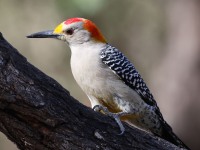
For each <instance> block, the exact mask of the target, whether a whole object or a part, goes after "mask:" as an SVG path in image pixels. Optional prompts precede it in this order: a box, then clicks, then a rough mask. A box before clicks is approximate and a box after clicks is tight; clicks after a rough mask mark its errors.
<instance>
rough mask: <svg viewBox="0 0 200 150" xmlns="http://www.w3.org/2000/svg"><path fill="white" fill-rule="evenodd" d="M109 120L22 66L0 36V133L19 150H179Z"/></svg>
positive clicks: (18, 56) (23, 62) (34, 70)
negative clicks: (123, 132)
mask: <svg viewBox="0 0 200 150" xmlns="http://www.w3.org/2000/svg"><path fill="white" fill-rule="evenodd" d="M125 128H126V132H125V134H124V135H121V136H119V135H117V134H118V133H119V132H120V131H119V128H118V126H117V124H116V123H115V122H114V120H112V119H111V118H109V117H107V116H105V115H102V114H100V113H96V112H94V111H93V110H92V109H90V108H88V107H86V106H84V105H82V104H80V103H79V102H78V101H77V100H75V99H74V98H73V97H71V96H70V94H69V92H68V91H67V90H65V89H64V88H63V87H62V86H61V85H59V84H58V83H57V82H56V81H55V80H53V79H52V78H50V77H48V76H46V75H45V74H44V73H42V72H41V71H40V70H38V69H37V68H35V67H34V66H33V65H31V64H30V63H28V62H27V60H26V58H25V57H23V56H22V55H21V54H19V52H18V51H17V50H16V49H15V48H13V47H12V46H11V45H10V44H9V43H8V42H7V41H5V39H4V38H3V37H2V35H1V34H0V131H1V132H3V133H4V134H5V135H6V136H7V137H8V138H9V139H10V140H11V141H13V142H14V143H15V144H16V145H17V146H18V148H19V149H28V150H29V149H30V150H36V149H37V150H47V149H48V150H66V149H106V150H113V149H123V150H128V149H148V150H150V149H154V150H156V149H159V150H160V149H165V150H167V149H170V150H172V149H179V148H177V147H176V146H174V145H173V144H170V143H169V142H167V141H165V140H162V139H160V138H158V137H156V136H153V135H151V134H149V133H146V132H144V131H141V130H138V129H136V128H134V127H129V126H128V125H127V124H125Z"/></svg>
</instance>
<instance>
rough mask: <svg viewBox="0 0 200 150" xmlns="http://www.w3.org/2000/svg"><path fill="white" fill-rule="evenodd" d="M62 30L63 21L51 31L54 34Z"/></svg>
mask: <svg viewBox="0 0 200 150" xmlns="http://www.w3.org/2000/svg"><path fill="white" fill-rule="evenodd" d="M62 32H63V23H61V24H59V25H58V26H57V27H56V28H55V29H54V31H53V33H55V34H60V33H62Z"/></svg>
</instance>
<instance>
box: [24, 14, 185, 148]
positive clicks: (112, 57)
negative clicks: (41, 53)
mask: <svg viewBox="0 0 200 150" xmlns="http://www.w3.org/2000/svg"><path fill="white" fill-rule="evenodd" d="M27 37H28V38H55V39H59V40H62V41H64V42H66V43H67V44H68V45H69V47H70V49H71V70H72V73H73V76H74V78H75V80H76V81H77V83H78V84H79V86H80V87H81V88H82V90H83V91H84V92H85V93H86V95H87V96H88V98H89V100H90V102H91V105H92V108H93V109H94V110H96V111H97V110H98V111H99V110H102V111H104V112H105V113H106V114H108V115H109V116H112V117H114V119H115V120H116V121H117V123H118V125H119V127H120V129H121V131H122V133H121V134H123V133H124V127H123V125H122V123H121V121H120V119H122V120H125V121H127V122H128V123H130V124H132V125H134V126H137V127H139V128H141V129H143V130H145V131H149V132H151V133H154V134H156V135H158V136H159V137H161V138H164V139H166V140H168V141H170V142H171V143H173V144H175V145H177V146H179V147H184V148H187V147H186V146H185V144H184V143H183V142H182V141H181V140H180V139H179V138H178V137H177V136H176V135H175V134H174V133H173V131H172V129H171V127H170V126H169V125H168V124H167V123H166V121H165V120H164V119H163V116H162V114H161V112H160V110H159V108H158V106H157V104H156V101H155V99H154V97H153V95H152V94H151V92H150V90H149V89H148V87H147V85H146V84H145V82H144V80H143V79H142V78H141V76H140V74H139V73H138V72H137V70H136V69H135V67H134V65H133V64H132V63H131V62H130V61H129V60H128V59H127V58H126V57H125V56H124V55H123V54H122V52H120V51H119V50H118V49H117V48H115V47H113V46H111V45H110V44H108V43H107V42H106V40H105V38H104V36H103V35H102V34H101V32H100V30H99V29H98V28H97V27H96V25H95V24H94V23H93V22H92V21H90V20H87V19H84V18H71V19H68V20H66V21H64V22H62V23H61V24H59V25H58V26H57V27H56V28H55V29H54V30H48V31H43V32H38V33H34V34H31V35H29V36H27ZM119 118H120V119H119Z"/></svg>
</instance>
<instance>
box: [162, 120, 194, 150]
mask: <svg viewBox="0 0 200 150" xmlns="http://www.w3.org/2000/svg"><path fill="white" fill-rule="evenodd" d="M162 127H163V134H162V136H161V138H163V139H165V140H167V141H169V142H171V143H173V144H174V145H176V146H178V147H180V148H185V149H188V150H190V148H189V147H188V146H186V145H185V144H184V143H183V142H182V141H181V140H180V139H179V138H178V137H177V136H176V135H175V133H174V132H173V131H172V128H171V127H170V126H169V125H168V124H167V123H166V122H163V126H162Z"/></svg>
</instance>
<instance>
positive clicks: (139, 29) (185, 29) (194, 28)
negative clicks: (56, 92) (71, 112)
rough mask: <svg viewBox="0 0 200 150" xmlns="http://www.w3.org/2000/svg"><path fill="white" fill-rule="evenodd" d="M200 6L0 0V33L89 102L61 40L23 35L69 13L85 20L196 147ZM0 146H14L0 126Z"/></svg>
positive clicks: (184, 1) (176, 1)
mask: <svg viewBox="0 0 200 150" xmlns="http://www.w3.org/2000/svg"><path fill="white" fill-rule="evenodd" d="M199 13H200V3H199V1H197V0H167V1H164V0H109V1H108V0H48V1H41V0H34V1H33V0H0V32H2V33H3V35H4V37H5V38H6V39H7V40H8V41H9V42H10V43H11V44H12V45H13V46H14V47H15V48H17V49H18V50H19V51H20V53H21V54H23V55H24V56H25V57H26V58H27V60H28V61H29V62H30V63H32V64H33V65H34V66H36V67H37V68H39V69H40V70H42V71H43V72H45V73H46V74H47V75H49V76H51V77H52V78H54V79H56V80H57V81H58V82H59V83H60V84H61V85H62V86H63V87H65V88H66V89H68V90H69V91H70V93H71V95H72V96H74V97H75V98H76V99H78V100H80V101H81V102H82V103H84V104H85V105H87V106H90V103H89V100H88V98H87V97H86V96H85V94H84V93H83V92H82V91H81V89H80V88H79V87H78V85H77V84H76V82H75V80H74V79H73V76H72V73H71V70H70V49H69V48H68V47H67V45H66V44H65V43H64V42H61V41H58V40H53V39H27V38H26V35H29V34H31V33H34V32H38V31H43V30H48V29H54V28H55V27H56V26H57V25H58V24H59V23H61V22H63V21H64V20H66V19H68V18H72V17H83V18H87V19H90V20H92V21H93V22H95V23H96V24H97V25H98V27H99V28H100V30H101V31H102V33H103V34H104V36H105V37H106V39H107V41H108V43H111V44H112V45H113V46H115V47H117V48H118V49H120V50H121V51H123V53H124V54H125V55H126V56H127V57H128V58H129V59H130V60H131V62H133V63H134V65H135V66H136V68H137V69H138V71H139V72H140V74H141V75H142V76H143V78H144V79H145V81H146V82H147V84H148V86H149V88H150V89H151V91H152V93H153V95H154V97H155V99H156V100H157V103H158V105H159V107H160V109H161V112H162V113H163V116H164V118H165V120H166V121H167V122H168V123H169V124H170V125H171V126H172V128H173V129H174V132H175V133H176V134H177V135H178V136H179V137H180V138H181V139H182V140H183V141H184V142H185V143H186V144H187V145H188V146H189V147H191V148H192V149H196V150H197V149H199V148H200V142H199V134H200V117H199V116H198V115H199V113H200V98H199V95H200V93H199V90H200V45H199V43H200V41H199V39H200V38H199V36H200V17H199ZM22 138H23V137H22ZM0 150H17V148H16V146H15V145H14V144H12V143H11V142H10V141H9V140H8V139H7V138H6V137H5V136H4V135H3V134H2V133H0Z"/></svg>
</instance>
